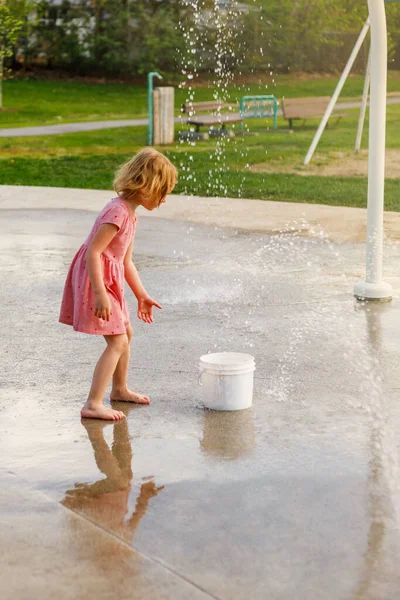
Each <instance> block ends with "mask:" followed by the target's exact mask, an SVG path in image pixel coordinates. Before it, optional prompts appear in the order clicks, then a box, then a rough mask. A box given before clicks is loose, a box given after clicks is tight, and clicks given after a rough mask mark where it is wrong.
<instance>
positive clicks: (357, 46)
mask: <svg viewBox="0 0 400 600" xmlns="http://www.w3.org/2000/svg"><path fill="white" fill-rule="evenodd" d="M382 1H383V0H382ZM368 29H369V17H368V19H367V20H366V22H365V25H364V27H363V28H362V30H361V33H360V35H359V36H358V40H357V42H356V44H355V46H354V48H353V52H352V53H351V55H350V58H349V60H348V61H347V65H346V67H345V69H344V71H343V73H342V76H341V78H340V80H339V83H338V84H337V86H336V90H335V91H334V93H333V96H332V98H331V99H330V102H329V104H328V106H327V108H326V111H325V114H324V116H323V117H322V120H321V123H320V124H319V127H318V130H317V133H316V134H315V136H314V139H313V141H312V144H311V146H310V149H309V151H308V153H307V156H306V157H305V159H304V164H305V165H308V163H309V162H310V160H311V159H312V157H313V154H314V152H315V149H316V147H317V146H318V142H319V140H320V139H321V135H322V134H323V132H324V129H325V127H326V124H327V122H328V121H329V118H330V116H331V114H332V111H333V109H334V107H335V104H336V102H337V99H338V98H339V96H340V92H341V91H342V88H343V86H344V84H345V82H346V79H347V77H348V76H349V73H350V71H351V67H352V66H353V64H354V61H355V60H356V58H357V55H358V53H359V51H360V48H361V46H362V44H363V41H364V40H365V37H366V35H367V33H368Z"/></svg>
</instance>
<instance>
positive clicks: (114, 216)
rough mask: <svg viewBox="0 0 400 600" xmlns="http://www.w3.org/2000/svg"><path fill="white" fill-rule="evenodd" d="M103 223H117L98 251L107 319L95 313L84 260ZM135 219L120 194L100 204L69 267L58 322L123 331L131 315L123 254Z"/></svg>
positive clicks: (87, 330)
mask: <svg viewBox="0 0 400 600" xmlns="http://www.w3.org/2000/svg"><path fill="white" fill-rule="evenodd" d="M103 223H113V224H114V225H117V227H118V233H117V235H116V236H115V237H114V238H113V239H112V241H111V243H110V244H109V245H108V246H107V248H106V249H105V250H104V252H103V253H102V255H101V263H102V268H103V280H104V285H105V286H106V290H107V293H108V296H109V298H110V300H111V306H112V310H111V312H112V314H111V315H110V320H109V321H104V320H102V319H99V318H98V317H96V316H95V315H94V300H95V298H94V293H93V290H92V285H91V283H90V279H89V275H88V272H87V268H86V260H85V257H86V250H87V248H88V246H89V244H90V242H91V241H92V239H93V237H94V235H95V234H96V232H97V230H98V229H99V227H100V225H102V224H103ZM136 223H137V217H136V218H135V219H134V218H133V217H132V213H131V211H130V210H129V208H128V206H127V205H126V204H125V202H124V201H123V200H122V199H121V198H113V200H111V201H110V202H109V203H108V204H107V205H106V206H105V207H104V208H103V210H102V212H101V213H100V214H99V216H98V217H97V219H96V221H95V223H94V225H93V227H92V231H91V232H90V234H89V237H88V238H87V240H86V242H85V243H84V244H83V245H82V246H81V247H80V248H79V250H78V252H77V253H76V255H75V257H74V259H73V261H72V263H71V266H70V269H69V271H68V275H67V280H66V282H65V287H64V295H63V299H62V303H61V311H60V319H59V320H60V323H65V324H66V325H72V326H73V328H74V329H75V331H82V332H84V333H94V334H97V335H116V334H120V333H126V328H127V326H128V325H129V320H130V319H129V309H128V305H127V303H126V300H125V297H124V281H125V273H124V258H125V254H126V251H127V249H128V247H129V244H130V243H131V241H132V239H133V236H134V233H135V229H136Z"/></svg>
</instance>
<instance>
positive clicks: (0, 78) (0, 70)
mask: <svg viewBox="0 0 400 600" xmlns="http://www.w3.org/2000/svg"><path fill="white" fill-rule="evenodd" d="M3 63H4V54H3V48H0V110H1V109H2V108H3V71H4V65H3Z"/></svg>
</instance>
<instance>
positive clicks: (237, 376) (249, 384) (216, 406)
mask: <svg viewBox="0 0 400 600" xmlns="http://www.w3.org/2000/svg"><path fill="white" fill-rule="evenodd" d="M255 368H256V367H255V362H254V357H253V356H251V354H241V353H238V352H219V353H218V354H205V355H204V356H201V357H200V365H199V369H200V377H199V383H200V384H201V385H202V386H203V403H204V406H205V407H206V408H210V409H212V410H242V409H244V408H249V407H250V406H251V405H252V403H253V374H254V371H255Z"/></svg>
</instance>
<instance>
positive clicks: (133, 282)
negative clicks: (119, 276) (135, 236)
mask: <svg viewBox="0 0 400 600" xmlns="http://www.w3.org/2000/svg"><path fill="white" fill-rule="evenodd" d="M132 251H133V240H132V241H131V243H130V244H129V247H128V250H127V251H126V254H125V258H124V267H125V279H126V283H127V284H128V285H129V287H130V288H131V290H132V292H133V293H134V294H135V296H136V298H137V299H138V300H139V299H140V298H145V297H146V296H148V293H147V292H146V290H145V289H144V287H143V283H142V282H141V281H140V277H139V273H138V272H137V269H136V267H135V265H134V264H133V261H132Z"/></svg>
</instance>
